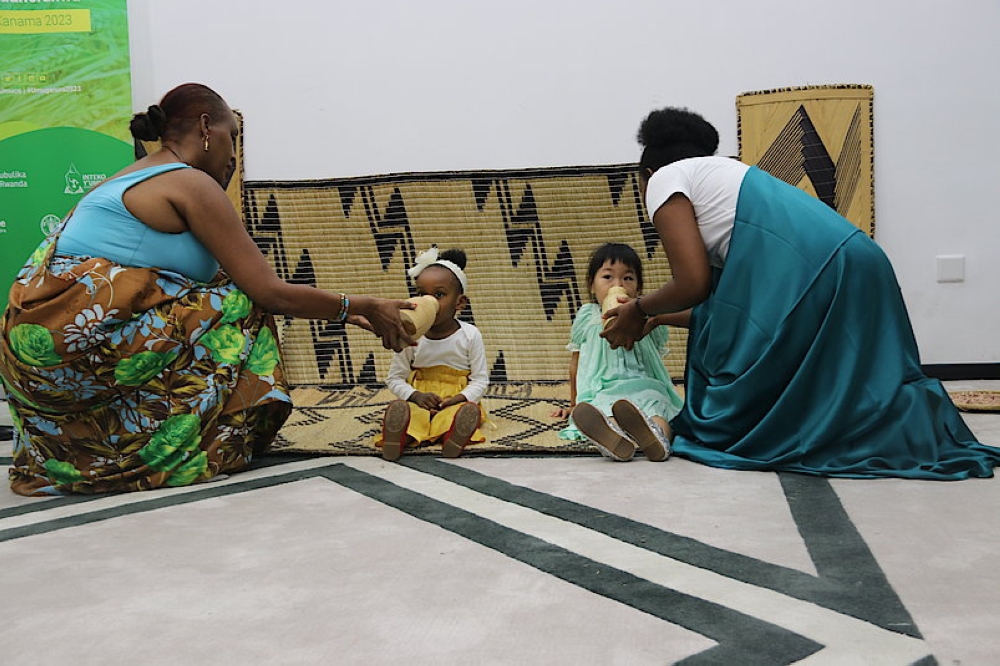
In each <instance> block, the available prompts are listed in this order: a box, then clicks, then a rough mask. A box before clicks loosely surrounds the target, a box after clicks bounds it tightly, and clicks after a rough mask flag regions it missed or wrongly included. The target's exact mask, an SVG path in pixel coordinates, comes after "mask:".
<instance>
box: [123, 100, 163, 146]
mask: <svg viewBox="0 0 1000 666" xmlns="http://www.w3.org/2000/svg"><path fill="white" fill-rule="evenodd" d="M166 126H167V114H166V113H164V111H163V109H161V108H160V106H159V105H158V104H153V105H152V106H150V107H149V108H148V109H147V110H146V111H145V112H139V113H137V114H135V115H134V116H132V122H131V123H129V126H128V128H129V131H130V132H132V136H133V137H135V138H136V139H139V140H141V141H156V140H157V139H159V138H160V137H162V136H163V130H164V129H165V128H166Z"/></svg>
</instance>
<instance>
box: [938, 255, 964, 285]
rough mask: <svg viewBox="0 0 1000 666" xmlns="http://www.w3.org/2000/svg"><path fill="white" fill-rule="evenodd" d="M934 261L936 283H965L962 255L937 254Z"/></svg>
mask: <svg viewBox="0 0 1000 666" xmlns="http://www.w3.org/2000/svg"><path fill="white" fill-rule="evenodd" d="M935 259H936V260H937V281H938V282H965V255H964V254H939V255H938V256H937V257H935Z"/></svg>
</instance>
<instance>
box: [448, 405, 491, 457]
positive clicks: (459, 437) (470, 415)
mask: <svg viewBox="0 0 1000 666" xmlns="http://www.w3.org/2000/svg"><path fill="white" fill-rule="evenodd" d="M481 420H482V414H481V413H480V411H479V405H477V404H476V403H474V402H467V403H465V404H464V405H462V406H461V407H459V408H458V411H457V412H455V420H454V421H452V423H451V430H449V431H448V434H447V435H445V437H444V444H442V445H441V455H442V456H444V457H445V458H457V457H459V456H460V455H462V450H463V449H465V445H466V444H468V443H469V439H470V438H471V437H472V436H473V435H474V434H475V432H476V429H477V428H479V423H480V421H481Z"/></svg>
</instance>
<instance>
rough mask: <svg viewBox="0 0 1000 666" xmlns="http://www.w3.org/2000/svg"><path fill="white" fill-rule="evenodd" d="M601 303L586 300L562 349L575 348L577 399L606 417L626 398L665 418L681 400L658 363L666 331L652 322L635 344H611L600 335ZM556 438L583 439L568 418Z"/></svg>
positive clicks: (667, 335) (647, 413) (667, 333)
mask: <svg viewBox="0 0 1000 666" xmlns="http://www.w3.org/2000/svg"><path fill="white" fill-rule="evenodd" d="M603 330H604V329H603V326H602V323H601V308H600V306H599V305H598V304H597V303H587V304H586V305H584V306H583V307H582V308H580V310H579V311H578V312H577V313H576V318H575V319H574V320H573V328H572V330H571V331H570V343H569V344H568V345H566V348H567V349H568V350H570V351H573V352H580V360H579V362H578V364H577V368H576V401H577V402H578V403H579V402H589V403H590V404H592V405H593V406H594V407H597V408H598V409H599V410H601V412H603V413H604V414H606V415H608V416H610V415H611V405H613V404H614V403H615V402H616V401H617V400H620V399H622V398H628V399H629V400H631V401H632V402H633V403H635V404H636V406H637V407H639V409H641V410H642V412H643V413H644V414H645V415H646V416H650V417H652V416H659V417H662V418H663V419H664V420H665V421H669V420H670V419H672V418H673V417H674V416H675V415H676V414H677V412H679V411H680V409H681V406H682V405H683V404H684V401H683V400H682V399H681V397H680V396H679V395H678V394H677V391H675V390H674V384H673V382H672V381H671V379H670V373H668V372H667V369H666V367H665V366H664V365H663V357H664V356H665V355H666V353H667V339H668V337H669V336H670V330H669V329H668V328H667V327H666V326H657V327H656V328H654V329H653V330H652V331H651V332H650V334H649V335H647V336H646V337H644V338H642V339H641V340H639V341H638V342H636V343H635V346H634V347H632V349H631V350H626V349H624V348H620V349H612V348H611V346H610V345H609V344H608V341H607V340H605V339H604V338H602V337H601V332H602V331H603ZM559 437H561V438H562V439H568V440H579V439H586V437H584V435H583V433H581V432H580V431H579V430H578V429H577V427H576V425H575V424H574V423H573V421H572V419H570V423H569V425H568V426H567V427H565V428H563V429H562V430H561V431H560V432H559Z"/></svg>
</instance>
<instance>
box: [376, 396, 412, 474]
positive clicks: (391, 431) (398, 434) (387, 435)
mask: <svg viewBox="0 0 1000 666" xmlns="http://www.w3.org/2000/svg"><path fill="white" fill-rule="evenodd" d="M409 426H410V405H409V403H407V402H406V401H405V400H393V401H392V402H390V403H389V406H388V407H386V408H385V416H384V417H383V419H382V457H383V458H385V459H386V460H399V457H400V456H401V455H403V449H405V448H406V444H407V441H408V440H409V439H410V436H409V435H407V434H406V429H407V428H408V427H409Z"/></svg>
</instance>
